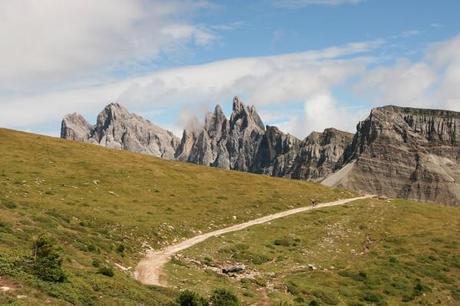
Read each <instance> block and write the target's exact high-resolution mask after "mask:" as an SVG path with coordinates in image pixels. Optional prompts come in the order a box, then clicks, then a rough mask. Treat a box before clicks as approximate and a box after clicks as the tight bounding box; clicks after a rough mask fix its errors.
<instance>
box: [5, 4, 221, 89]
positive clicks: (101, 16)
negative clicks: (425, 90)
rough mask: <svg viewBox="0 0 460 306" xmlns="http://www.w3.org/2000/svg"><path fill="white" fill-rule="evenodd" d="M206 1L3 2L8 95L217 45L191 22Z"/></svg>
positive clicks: (209, 34) (205, 31)
mask: <svg viewBox="0 0 460 306" xmlns="http://www.w3.org/2000/svg"><path fill="white" fill-rule="evenodd" d="M203 5H204V2H200V1H195V2H194V1H180V0H171V1H169V0H168V1H166V0H151V1H143V0H97V1H93V0H78V1H75V0H40V1H38V0H21V1H8V0H1V1H0V66H1V67H2V69H1V70H0V90H1V89H2V87H3V88H4V90H6V89H9V90H12V89H16V90H18V91H24V90H25V89H27V88H29V87H30V86H31V85H36V83H41V84H42V85H43V83H44V82H48V81H59V82H60V83H62V82H63V81H65V80H67V79H68V78H72V79H74V80H75V79H77V78H79V77H82V76H84V77H88V75H91V74H98V75H100V74H103V73H104V71H106V72H107V70H111V69H120V68H124V67H131V68H132V67H136V65H138V64H142V63H143V62H145V61H148V60H151V59H152V58H155V57H156V56H158V55H159V54H160V53H161V52H162V51H171V50H174V49H175V48H179V47H180V46H182V45H183V44H184V43H186V42H195V43H196V44H199V45H202V44H207V43H209V42H210V41H212V40H213V39H214V36H213V34H211V33H210V32H209V31H207V30H206V29H204V28H202V27H199V26H196V25H194V24H192V23H191V22H190V17H189V16H190V15H191V14H190V13H191V12H193V10H195V9H197V8H199V7H202V6H203Z"/></svg>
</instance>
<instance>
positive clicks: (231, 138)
mask: <svg viewBox="0 0 460 306" xmlns="http://www.w3.org/2000/svg"><path fill="white" fill-rule="evenodd" d="M264 130H265V128H264V125H263V123H262V120H261V119H260V117H259V115H258V114H257V112H256V110H255V108H254V107H248V106H245V105H244V104H243V103H242V102H241V101H240V100H239V98H238V97H235V98H234V99H233V112H232V115H231V116H230V119H227V117H226V116H225V114H224V112H223V111H222V108H221V107H220V106H219V105H217V106H216V108H215V109H214V111H213V112H210V113H208V114H207V115H206V118H205V123H204V127H203V129H202V130H201V131H198V132H196V131H187V130H186V131H184V135H183V138H182V142H181V146H179V148H178V151H177V152H176V157H178V158H179V159H181V160H186V161H189V162H192V163H196V164H201V165H207V166H213V167H219V168H224V169H235V170H241V171H250V170H251V169H252V165H253V163H254V158H255V154H256V152H257V148H258V145H259V143H260V141H261V140H262V137H263V134H264ZM192 143H193V144H192Z"/></svg>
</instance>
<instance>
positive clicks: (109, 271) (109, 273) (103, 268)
mask: <svg viewBox="0 0 460 306" xmlns="http://www.w3.org/2000/svg"><path fill="white" fill-rule="evenodd" d="M97 273H99V274H102V275H105V276H108V277H113V275H114V273H113V269H112V267H109V266H101V267H99V269H97Z"/></svg>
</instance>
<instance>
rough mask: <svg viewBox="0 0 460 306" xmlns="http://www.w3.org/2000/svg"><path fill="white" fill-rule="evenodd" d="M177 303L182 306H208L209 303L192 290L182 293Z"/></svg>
mask: <svg viewBox="0 0 460 306" xmlns="http://www.w3.org/2000/svg"><path fill="white" fill-rule="evenodd" d="M177 303H178V304H179V305H180V306H208V305H209V302H208V301H207V300H206V299H205V298H203V297H202V296H200V295H199V294H198V293H196V292H193V291H190V290H185V291H182V292H181V293H180V294H179V296H178V298H177Z"/></svg>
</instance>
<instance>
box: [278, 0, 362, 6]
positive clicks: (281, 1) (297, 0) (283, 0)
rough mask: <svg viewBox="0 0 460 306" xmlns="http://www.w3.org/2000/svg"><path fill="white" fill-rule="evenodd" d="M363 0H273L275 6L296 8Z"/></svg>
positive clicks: (360, 0) (351, 2)
mask: <svg viewBox="0 0 460 306" xmlns="http://www.w3.org/2000/svg"><path fill="white" fill-rule="evenodd" d="M364 1H365V0H274V1H273V4H274V5H275V6H276V7H284V8H298V7H303V6H307V5H328V6H337V5H342V4H357V3H360V2H364Z"/></svg>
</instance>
